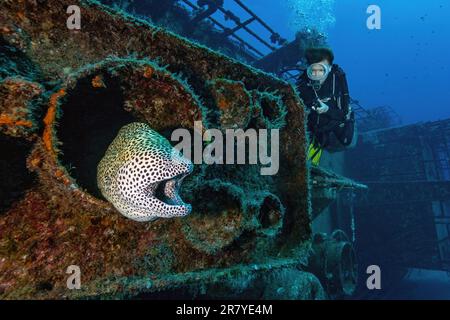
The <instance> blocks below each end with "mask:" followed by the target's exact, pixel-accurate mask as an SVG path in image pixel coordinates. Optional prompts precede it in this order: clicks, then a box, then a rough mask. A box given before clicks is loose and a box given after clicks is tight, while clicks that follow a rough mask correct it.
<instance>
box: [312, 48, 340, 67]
mask: <svg viewBox="0 0 450 320" xmlns="http://www.w3.org/2000/svg"><path fill="white" fill-rule="evenodd" d="M305 57H306V62H307V63H308V64H313V63H318V62H320V61H322V60H324V59H327V60H328V61H329V62H330V64H333V61H334V54H333V51H332V50H331V49H329V48H325V47H320V48H308V49H306V51H305Z"/></svg>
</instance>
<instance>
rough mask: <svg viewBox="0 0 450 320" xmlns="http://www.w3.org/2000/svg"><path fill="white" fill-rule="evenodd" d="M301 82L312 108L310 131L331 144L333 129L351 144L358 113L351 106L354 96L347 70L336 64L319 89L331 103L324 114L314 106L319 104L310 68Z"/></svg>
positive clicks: (341, 140)
mask: <svg viewBox="0 0 450 320" xmlns="http://www.w3.org/2000/svg"><path fill="white" fill-rule="evenodd" d="M297 86H298V90H299V93H300V97H301V98H302V99H303V102H304V103H305V105H306V107H307V108H308V109H309V110H310V111H311V112H310V113H309V115H308V131H309V132H311V133H312V134H313V137H314V138H315V139H316V141H317V142H318V143H319V144H320V146H321V147H322V148H327V147H329V146H330V143H331V137H330V135H331V133H334V135H335V136H336V138H337V140H338V141H339V143H340V144H342V146H344V147H346V146H349V145H350V144H351V142H352V137H353V130H354V115H353V112H351V110H350V107H349V105H350V96H349V92H348V85H347V79H346V77H345V73H344V71H343V70H342V69H341V68H340V67H339V66H338V65H336V64H333V67H332V69H331V71H330V73H329V75H328V77H327V79H326V80H325V82H324V83H323V84H322V86H321V88H320V89H319V90H317V95H318V97H319V98H320V99H321V100H322V101H323V102H324V103H326V104H327V105H328V106H329V110H328V111H327V112H325V113H322V114H318V113H317V112H316V111H314V110H313V109H312V107H313V106H316V104H317V97H316V93H315V92H314V89H313V87H312V86H311V80H310V79H309V78H308V76H307V73H306V71H305V72H304V73H303V74H302V75H301V76H300V78H299V81H298V83H297Z"/></svg>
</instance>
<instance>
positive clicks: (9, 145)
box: [0, 134, 35, 213]
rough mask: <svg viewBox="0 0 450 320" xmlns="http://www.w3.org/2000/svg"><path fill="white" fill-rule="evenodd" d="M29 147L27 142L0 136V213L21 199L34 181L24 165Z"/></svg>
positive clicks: (33, 177)
mask: <svg viewBox="0 0 450 320" xmlns="http://www.w3.org/2000/svg"><path fill="white" fill-rule="evenodd" d="M31 147H32V144H31V143H30V142H28V141H24V140H22V139H20V138H13V137H10V136H7V135H4V134H0V150H1V153H2V157H1V158H0V213H3V212H6V211H8V209H9V208H10V207H11V205H12V204H13V203H14V202H15V201H16V200H18V199H21V198H22V197H23V196H24V194H25V191H26V190H27V189H28V188H30V187H31V186H32V184H33V182H34V180H35V175H34V174H33V173H31V172H30V171H28V169H27V164H26V158H27V156H28V154H29V153H30V151H31Z"/></svg>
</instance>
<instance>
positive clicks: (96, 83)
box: [91, 75, 106, 88]
mask: <svg viewBox="0 0 450 320" xmlns="http://www.w3.org/2000/svg"><path fill="white" fill-rule="evenodd" d="M91 84H92V86H93V87H94V88H105V87H106V85H105V83H104V82H103V77H102V76H99V75H98V76H95V77H94V78H92V81H91Z"/></svg>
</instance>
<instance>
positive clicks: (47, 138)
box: [42, 89, 66, 153]
mask: <svg viewBox="0 0 450 320" xmlns="http://www.w3.org/2000/svg"><path fill="white" fill-rule="evenodd" d="M65 94H66V91H65V90H64V89H61V90H59V91H58V92H56V93H54V94H53V95H52V96H51V97H50V103H49V107H48V111H47V114H46V115H45V118H44V124H45V129H44V134H43V137H42V138H43V140H44V144H45V148H46V149H47V150H48V151H50V152H53V153H54V152H55V150H54V149H53V146H52V124H53V122H54V121H55V118H56V107H57V106H58V99H59V98H61V97H63V96H64V95H65Z"/></svg>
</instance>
